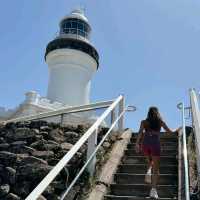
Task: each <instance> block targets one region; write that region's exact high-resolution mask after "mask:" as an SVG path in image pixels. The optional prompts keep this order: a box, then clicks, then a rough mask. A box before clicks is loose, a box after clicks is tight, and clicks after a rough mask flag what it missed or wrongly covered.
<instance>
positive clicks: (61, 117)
mask: <svg viewBox="0 0 200 200" xmlns="http://www.w3.org/2000/svg"><path fill="white" fill-rule="evenodd" d="M63 122H64V114H63V113H62V114H61V115H60V125H61V126H62V125H63Z"/></svg>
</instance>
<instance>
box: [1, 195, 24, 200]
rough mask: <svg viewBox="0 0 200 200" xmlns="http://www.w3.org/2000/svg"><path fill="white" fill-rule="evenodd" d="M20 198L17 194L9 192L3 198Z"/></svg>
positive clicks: (13, 199) (11, 199)
mask: <svg viewBox="0 0 200 200" xmlns="http://www.w3.org/2000/svg"><path fill="white" fill-rule="evenodd" d="M20 199H21V198H20V197H19V196H17V195H16V194H13V193H9V194H8V195H7V196H6V197H5V200H20Z"/></svg>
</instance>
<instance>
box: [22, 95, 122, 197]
mask: <svg viewBox="0 0 200 200" xmlns="http://www.w3.org/2000/svg"><path fill="white" fill-rule="evenodd" d="M123 101H124V97H123V96H121V95H120V96H119V97H118V98H117V99H116V100H115V101H114V102H113V103H112V104H111V105H110V106H109V107H108V108H107V109H106V110H105V111H104V113H103V114H102V115H101V116H100V117H99V118H98V119H97V121H96V122H95V123H94V124H93V125H92V126H91V127H90V128H89V129H88V131H87V132H86V133H85V134H84V135H83V136H82V137H81V138H80V139H79V140H78V142H77V143H76V144H75V145H74V146H73V147H72V148H71V149H70V151H69V152H68V153H67V154H66V155H65V156H64V157H63V158H62V159H61V160H60V161H59V162H58V163H57V165H56V166H55V167H54V168H53V169H52V170H51V171H50V172H49V173H48V174H47V175H46V177H45V178H44V179H43V180H42V181H41V182H40V183H39V184H38V186H37V187H36V188H35V189H34V190H33V191H32V192H31V193H30V194H29V196H28V197H27V198H26V200H36V199H37V198H38V197H39V196H40V195H41V194H42V193H43V192H44V190H45V189H46V188H47V187H48V185H49V184H50V183H51V182H52V181H53V180H54V179H55V177H56V176H57V175H58V174H59V173H60V171H61V170H62V169H63V168H64V167H65V166H66V165H67V163H68V162H69V161H70V160H71V158H72V157H73V156H74V155H75V154H76V153H77V152H78V150H79V149H80V148H81V146H82V145H83V144H84V143H85V142H86V141H87V140H88V139H89V138H91V136H94V134H95V133H96V131H97V130H98V128H99V126H100V125H101V124H102V122H104V120H105V118H106V117H107V116H108V115H109V114H110V113H111V112H112V111H113V110H114V109H115V108H116V107H117V106H118V105H119V106H120V105H121V104H122V102H123ZM125 112H126V110H125V109H123V111H122V112H121V113H120V114H119V116H118V118H117V119H116V120H115V121H114V122H113V124H112V125H111V127H110V129H109V130H108V132H107V133H106V135H105V136H106V137H107V136H108V135H109V133H110V132H111V130H112V129H113V128H114V126H115V125H116V123H117V122H118V123H119V121H120V120H122V118H123V115H124V113H125ZM106 137H104V138H103V140H105V138H106ZM102 143H103V142H100V144H102ZM98 146H99V145H98ZM98 146H97V148H99V147H98ZM97 150H98V149H96V148H95V150H94V152H93V153H92V154H91V155H90V157H89V158H88V160H89V161H88V160H87V162H86V164H87V165H88V164H89V162H90V161H91V160H92V159H93V157H94V156H95V154H96V151H97ZM86 164H85V165H84V166H83V168H82V169H81V171H80V172H79V174H78V175H77V177H76V178H75V180H74V181H73V182H72V184H73V185H74V184H75V183H76V181H77V179H78V178H79V176H80V175H81V173H82V172H83V171H84V169H85V168H86V166H87V165H86ZM73 185H71V186H70V188H71V187H72V186H73ZM68 192H69V190H67V191H66V192H64V194H63V196H62V199H63V198H64V197H65V196H66V195H67V193H68Z"/></svg>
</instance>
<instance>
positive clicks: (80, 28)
mask: <svg viewBox="0 0 200 200" xmlns="http://www.w3.org/2000/svg"><path fill="white" fill-rule="evenodd" d="M90 32H91V27H90V25H89V23H88V19H87V18H86V17H85V15H84V12H83V10H81V9H76V10H73V11H72V12H71V14H70V15H67V16H65V17H64V18H63V19H62V20H61V22H60V36H62V35H66V34H67V35H68V36H70V35H71V36H72V37H73V36H76V37H79V36H80V37H83V38H85V39H89V36H90Z"/></svg>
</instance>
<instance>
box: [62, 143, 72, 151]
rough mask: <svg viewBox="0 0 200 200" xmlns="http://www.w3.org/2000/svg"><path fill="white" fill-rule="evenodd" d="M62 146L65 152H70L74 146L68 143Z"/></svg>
mask: <svg viewBox="0 0 200 200" xmlns="http://www.w3.org/2000/svg"><path fill="white" fill-rule="evenodd" d="M60 146H61V148H62V149H63V150H70V149H71V148H72V147H73V144H70V143H68V142H64V143H62V144H61V145H60Z"/></svg>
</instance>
